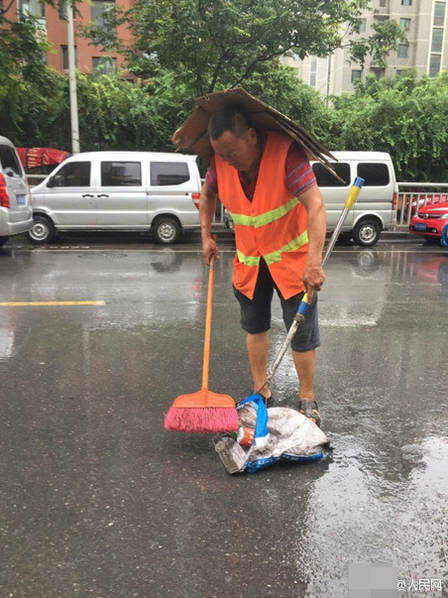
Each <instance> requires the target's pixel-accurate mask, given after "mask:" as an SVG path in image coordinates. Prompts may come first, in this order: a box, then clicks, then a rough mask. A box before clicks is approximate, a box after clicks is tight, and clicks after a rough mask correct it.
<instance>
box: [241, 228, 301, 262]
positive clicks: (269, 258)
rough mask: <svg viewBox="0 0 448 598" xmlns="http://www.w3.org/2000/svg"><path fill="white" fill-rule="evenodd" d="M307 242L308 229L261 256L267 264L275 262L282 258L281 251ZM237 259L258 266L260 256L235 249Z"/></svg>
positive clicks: (297, 247) (284, 251)
mask: <svg viewBox="0 0 448 598" xmlns="http://www.w3.org/2000/svg"><path fill="white" fill-rule="evenodd" d="M307 243H308V231H306V230H305V231H304V232H303V233H302V234H300V235H299V236H298V237H296V238H295V239H293V240H292V241H290V242H289V243H287V244H286V245H283V247H281V248H280V249H277V251H272V252H271V253H267V254H266V255H264V256H263V259H264V261H265V262H266V264H267V265H268V266H269V264H275V262H279V261H280V260H281V259H282V253H286V252H289V251H295V250H296V249H299V248H300V247H303V246H304V245H306V244H307ZM237 254H238V260H239V261H240V262H241V263H242V264H244V265H245V266H258V265H259V264H260V256H259V255H244V253H243V252H242V251H240V250H239V249H237Z"/></svg>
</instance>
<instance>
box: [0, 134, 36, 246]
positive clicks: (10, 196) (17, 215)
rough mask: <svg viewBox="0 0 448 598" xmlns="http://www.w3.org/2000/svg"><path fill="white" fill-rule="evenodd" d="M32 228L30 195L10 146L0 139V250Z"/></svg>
mask: <svg viewBox="0 0 448 598" xmlns="http://www.w3.org/2000/svg"><path fill="white" fill-rule="evenodd" d="M32 225H33V215H32V210H31V203H30V192H29V188H28V183H27V180H26V176H25V171H24V170H23V166H22V163H21V162H20V159H19V156H18V155H17V152H16V149H15V147H14V145H13V144H12V143H11V141H10V140H9V139H7V138H6V137H0V246H1V245H3V244H4V243H6V241H7V240H8V238H9V237H11V236H12V235H20V234H22V233H26V232H27V231H29V230H30V229H31V227H32Z"/></svg>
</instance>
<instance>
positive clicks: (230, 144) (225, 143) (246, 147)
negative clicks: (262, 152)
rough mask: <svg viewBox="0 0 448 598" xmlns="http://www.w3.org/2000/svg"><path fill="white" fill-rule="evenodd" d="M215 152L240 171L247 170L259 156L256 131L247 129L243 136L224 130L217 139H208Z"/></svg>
mask: <svg viewBox="0 0 448 598" xmlns="http://www.w3.org/2000/svg"><path fill="white" fill-rule="evenodd" d="M210 143H211V145H212V148H213V149H214V151H215V154H216V155H217V156H219V157H220V158H222V159H223V160H224V162H227V164H230V166H233V167H234V168H236V169H237V170H240V171H241V172H248V171H249V170H250V168H251V166H253V164H254V163H255V161H256V160H257V159H258V157H259V149H258V141H257V133H256V131H255V129H249V130H248V132H247V134H246V135H245V136H244V137H236V136H235V135H234V134H233V133H231V132H230V131H224V133H223V134H222V135H221V137H218V139H210Z"/></svg>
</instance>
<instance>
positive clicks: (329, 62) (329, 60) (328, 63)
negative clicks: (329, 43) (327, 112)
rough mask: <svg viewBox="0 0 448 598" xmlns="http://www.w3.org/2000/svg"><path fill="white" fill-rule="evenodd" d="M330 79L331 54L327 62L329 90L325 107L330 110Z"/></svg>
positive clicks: (327, 90)
mask: <svg viewBox="0 0 448 598" xmlns="http://www.w3.org/2000/svg"><path fill="white" fill-rule="evenodd" d="M330 77H331V54H329V55H328V61H327V89H326V96H325V105H326V107H327V108H328V102H329V100H330Z"/></svg>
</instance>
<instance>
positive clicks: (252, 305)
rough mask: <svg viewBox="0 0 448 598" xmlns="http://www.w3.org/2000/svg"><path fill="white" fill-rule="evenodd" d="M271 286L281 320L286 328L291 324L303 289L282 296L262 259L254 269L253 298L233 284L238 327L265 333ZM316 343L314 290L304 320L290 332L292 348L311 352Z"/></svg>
mask: <svg viewBox="0 0 448 598" xmlns="http://www.w3.org/2000/svg"><path fill="white" fill-rule="evenodd" d="M274 289H275V290H276V291H277V295H278V296H279V299H280V302H281V305H282V311H283V321H284V323H285V326H286V328H287V330H289V328H290V327H291V324H292V322H293V319H294V316H295V315H296V313H297V309H298V307H299V304H300V301H301V300H302V297H303V295H304V292H302V293H299V294H298V295H294V296H293V297H290V298H289V299H286V300H285V299H283V297H282V295H281V293H280V291H279V290H278V288H277V286H276V284H275V283H274V281H273V280H272V276H271V274H270V272H269V269H268V267H267V265H266V262H265V261H264V260H263V259H262V260H261V261H260V268H259V271H258V278H257V284H256V286H255V293H254V297H253V299H249V298H248V297H246V295H243V293H241V292H240V291H238V290H237V289H236V288H235V286H234V287H233V292H234V294H235V297H236V298H237V299H238V302H239V304H240V310H241V327H242V329H243V330H245V331H246V332H249V333H250V334H258V333H260V332H266V331H267V330H269V329H270V327H271V303H272V298H273V295H274ZM319 345H320V335H319V323H318V316H317V293H314V295H313V299H312V301H311V304H310V306H309V307H308V310H307V312H306V314H305V319H304V321H303V322H301V323H300V326H299V328H298V330H297V332H296V334H295V335H294V337H293V339H292V342H291V346H292V348H293V350H294V351H300V352H302V351H311V350H313V349H316V348H317V347H318V346H319Z"/></svg>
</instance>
